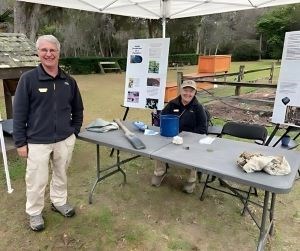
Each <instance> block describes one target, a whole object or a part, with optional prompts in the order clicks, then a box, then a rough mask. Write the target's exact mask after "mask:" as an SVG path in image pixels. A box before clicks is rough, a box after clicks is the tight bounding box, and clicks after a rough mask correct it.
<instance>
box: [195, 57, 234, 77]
mask: <svg viewBox="0 0 300 251" xmlns="http://www.w3.org/2000/svg"><path fill="white" fill-rule="evenodd" d="M230 64H231V55H214V56H199V57H198V73H218V72H227V71H229V69H230Z"/></svg>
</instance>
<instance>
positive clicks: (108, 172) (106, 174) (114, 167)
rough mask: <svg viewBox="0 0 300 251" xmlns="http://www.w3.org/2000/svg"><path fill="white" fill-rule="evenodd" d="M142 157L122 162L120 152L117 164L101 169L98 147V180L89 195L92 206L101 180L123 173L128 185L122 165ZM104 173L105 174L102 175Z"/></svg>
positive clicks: (137, 156)
mask: <svg viewBox="0 0 300 251" xmlns="http://www.w3.org/2000/svg"><path fill="white" fill-rule="evenodd" d="M139 157H140V156H139V155H135V156H133V157H130V158H127V159H124V160H120V151H119V150H118V151H117V162H116V163H115V164H113V165H111V166H109V167H107V168H104V169H103V168H102V170H101V168H100V165H101V163H100V146H99V145H97V160H96V165H97V179H96V181H95V183H94V185H93V187H92V190H91V191H90V194H89V203H90V204H92V197H93V192H94V190H95V188H96V185H97V184H98V183H99V182H100V181H101V180H105V179H106V178H108V177H109V176H112V175H113V174H115V173H117V172H120V173H122V175H123V178H124V183H126V174H125V172H124V171H123V169H122V168H121V165H123V164H125V163H127V162H130V161H132V160H134V159H136V158H139ZM102 173H104V174H102Z"/></svg>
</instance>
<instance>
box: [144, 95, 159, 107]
mask: <svg viewBox="0 0 300 251" xmlns="http://www.w3.org/2000/svg"><path fill="white" fill-rule="evenodd" d="M157 103H158V99H154V98H146V105H145V108H150V109H157Z"/></svg>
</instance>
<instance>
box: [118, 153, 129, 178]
mask: <svg viewBox="0 0 300 251" xmlns="http://www.w3.org/2000/svg"><path fill="white" fill-rule="evenodd" d="M117 165H118V171H120V172H121V173H122V174H123V178H124V181H123V183H124V184H125V183H126V182H127V181H126V173H125V172H124V171H123V169H122V168H121V162H120V151H119V150H118V152H117Z"/></svg>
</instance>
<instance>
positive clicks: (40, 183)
mask: <svg viewBox="0 0 300 251" xmlns="http://www.w3.org/2000/svg"><path fill="white" fill-rule="evenodd" d="M75 139H76V137H75V135H74V134H72V135H71V136H70V137H68V138H66V139H65V140H62V141H60V142H57V143H53V144H28V158H27V169H26V177H25V181H26V196H27V201H26V213H27V214H29V215H30V216H35V215H39V214H40V213H42V210H43V208H44V196H45V188H46V186H47V183H48V176H49V163H50V166H51V168H52V179H51V182H50V200H51V202H52V203H53V204H54V205H56V206H62V205H64V204H65V203H66V202H67V169H68V166H69V163H70V161H71V158H72V152H73V149H74V144H75Z"/></svg>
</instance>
